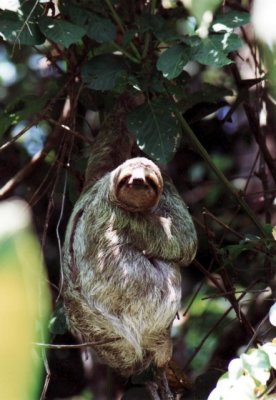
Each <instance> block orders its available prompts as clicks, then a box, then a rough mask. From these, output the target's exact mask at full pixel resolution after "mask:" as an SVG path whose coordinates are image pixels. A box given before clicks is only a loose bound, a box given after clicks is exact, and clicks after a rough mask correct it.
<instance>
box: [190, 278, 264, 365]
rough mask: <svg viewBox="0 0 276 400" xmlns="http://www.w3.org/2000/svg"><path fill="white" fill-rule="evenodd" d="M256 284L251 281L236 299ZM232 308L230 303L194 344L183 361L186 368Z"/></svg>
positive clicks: (241, 297)
mask: <svg viewBox="0 0 276 400" xmlns="http://www.w3.org/2000/svg"><path fill="white" fill-rule="evenodd" d="M255 285H256V282H253V283H252V284H251V285H250V286H249V287H248V288H247V290H245V291H244V293H242V294H241V295H240V296H239V297H238V299H237V301H238V302H239V301H240V300H242V299H243V297H244V296H245V295H246V293H247V292H248V290H250V289H251V288H252V287H253V286H255ZM232 309H233V305H232V304H231V306H230V307H229V308H228V309H227V310H226V311H225V312H224V313H223V314H222V316H221V317H220V318H219V319H218V320H217V322H216V323H215V324H214V325H213V326H212V327H211V329H209V331H208V332H207V333H206V334H205V335H204V336H203V338H202V339H201V341H200V342H199V344H198V345H197V346H196V348H195V350H194V352H193V353H192V354H191V356H190V357H189V358H188V360H187V361H186V363H185V368H187V366H188V365H189V364H190V363H191V362H192V360H193V359H194V358H195V356H196V355H197V354H198V353H199V351H200V350H201V348H202V346H203V345H204V343H205V342H206V340H207V339H208V337H209V336H210V335H211V334H212V333H213V332H214V331H215V330H216V328H217V327H218V326H219V325H220V324H221V322H222V321H223V320H224V319H225V318H226V317H227V315H228V314H229V313H230V311H231V310H232Z"/></svg>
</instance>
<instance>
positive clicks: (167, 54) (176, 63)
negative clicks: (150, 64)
mask: <svg viewBox="0 0 276 400" xmlns="http://www.w3.org/2000/svg"><path fill="white" fill-rule="evenodd" d="M189 59H190V52H189V47H188V46H185V45H181V44H176V45H174V46H172V47H170V48H169V49H167V50H165V51H164V52H163V53H162V54H161V55H160V56H159V58H158V61H157V65H156V66H157V69H158V71H161V72H162V73H163V76H164V77H165V78H167V79H174V78H176V77H177V76H178V75H180V74H181V72H182V71H183V67H184V66H185V65H186V64H187V62H188V61H189Z"/></svg>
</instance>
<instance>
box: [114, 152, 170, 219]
mask: <svg viewBox="0 0 276 400" xmlns="http://www.w3.org/2000/svg"><path fill="white" fill-rule="evenodd" d="M114 183H115V188H114V189H115V193H114V194H115V199H116V202H117V203H119V205H120V206H121V207H122V208H125V209H127V210H129V211H134V212H135V211H140V212H141V211H148V210H150V209H152V208H154V207H155V206H156V205H157V204H158V202H159V199H160V196H161V193H162V190H163V179H162V176H161V172H160V170H159V168H158V167H157V165H155V164H154V163H153V162H152V161H150V160H148V159H146V158H142V157H137V158H132V159H130V160H128V161H126V162H125V163H123V164H122V165H121V166H120V167H118V169H117V170H116V174H115V182H114Z"/></svg>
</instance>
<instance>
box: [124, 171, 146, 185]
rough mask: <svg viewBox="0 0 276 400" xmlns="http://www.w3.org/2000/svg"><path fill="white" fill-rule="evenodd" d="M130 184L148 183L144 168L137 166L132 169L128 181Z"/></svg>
mask: <svg viewBox="0 0 276 400" xmlns="http://www.w3.org/2000/svg"><path fill="white" fill-rule="evenodd" d="M128 183H129V184H130V185H138V186H139V185H145V184H146V183H147V181H146V176H145V171H144V168H136V169H135V170H133V171H132V174H131V177H130V179H129V181H128Z"/></svg>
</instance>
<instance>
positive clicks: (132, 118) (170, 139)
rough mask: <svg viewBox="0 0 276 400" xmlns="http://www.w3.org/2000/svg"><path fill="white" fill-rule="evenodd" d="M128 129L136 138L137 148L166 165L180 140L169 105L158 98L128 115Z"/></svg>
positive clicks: (178, 130) (176, 124)
mask: <svg viewBox="0 0 276 400" xmlns="http://www.w3.org/2000/svg"><path fill="white" fill-rule="evenodd" d="M128 129H129V131H130V132H131V133H133V134H134V135H135V136H136V138H137V143H138V146H139V147H140V148H141V149H142V150H143V151H144V152H145V153H147V154H148V155H150V156H151V157H152V158H154V159H155V160H157V161H160V162H162V163H167V162H168V161H170V160H171V158H172V157H173V155H174V153H175V151H176V149H177V146H178V144H179V140H180V129H179V126H178V123H177V121H176V119H175V117H174V115H173V109H172V107H171V104H170V103H169V102H168V101H167V100H166V99H164V98H158V99H156V100H153V101H151V102H148V103H147V104H144V105H142V106H140V107H138V108H136V109H135V110H134V111H132V112H131V113H130V114H129V115H128Z"/></svg>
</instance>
